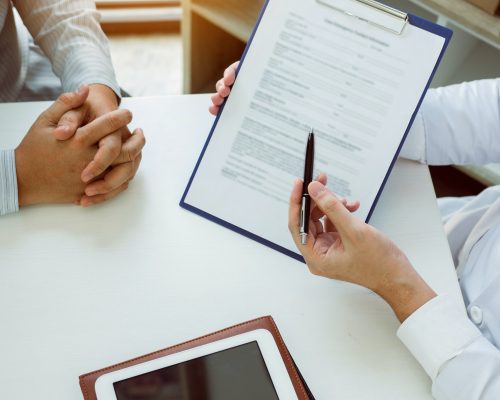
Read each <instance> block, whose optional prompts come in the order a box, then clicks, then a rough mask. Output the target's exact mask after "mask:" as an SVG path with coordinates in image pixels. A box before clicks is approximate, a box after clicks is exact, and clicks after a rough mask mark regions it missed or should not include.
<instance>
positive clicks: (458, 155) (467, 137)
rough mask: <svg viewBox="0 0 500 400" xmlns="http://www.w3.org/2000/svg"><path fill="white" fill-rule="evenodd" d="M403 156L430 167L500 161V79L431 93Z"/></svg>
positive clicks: (444, 88) (427, 96)
mask: <svg viewBox="0 0 500 400" xmlns="http://www.w3.org/2000/svg"><path fill="white" fill-rule="evenodd" d="M401 156H402V157H404V158H409V159H412V160H417V161H420V162H422V163H426V164H429V165H450V164H456V165H461V164H475V165H483V164H488V163H492V162H500V78H497V79H486V80H482V81H474V82H467V83H462V84H459V85H452V86H447V87H443V88H439V89H431V90H429V91H428V92H427V95H426V97H425V99H424V101H423V103H422V107H421V109H420V111H419V113H418V115H417V118H416V120H415V123H414V124H413V127H412V129H411V130H410V133H409V135H408V139H407V142H406V143H405V146H404V147H403V150H402V152H401Z"/></svg>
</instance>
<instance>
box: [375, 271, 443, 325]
mask: <svg viewBox="0 0 500 400" xmlns="http://www.w3.org/2000/svg"><path fill="white" fill-rule="evenodd" d="M375 291H376V293H377V294H379V295H380V296H381V297H382V298H383V299H384V300H385V301H386V302H387V303H388V304H389V305H390V306H391V308H392V309H393V311H394V313H395V314H396V317H397V318H398V319H399V321H400V322H404V321H405V320H406V319H407V318H408V317H409V316H410V315H412V314H413V313H414V312H415V311H417V310H418V309H419V308H420V307H422V306H423V305H424V304H426V303H427V302H429V301H430V300H432V299H433V298H434V297H436V293H435V292H434V290H432V289H431V288H430V286H429V285H427V283H426V282H425V281H424V280H423V279H422V278H421V277H420V275H419V274H418V273H417V272H416V271H415V270H414V269H413V268H399V267H396V268H394V271H388V272H387V274H386V276H384V277H383V279H381V280H380V284H379V285H378V287H377V288H376V289H375Z"/></svg>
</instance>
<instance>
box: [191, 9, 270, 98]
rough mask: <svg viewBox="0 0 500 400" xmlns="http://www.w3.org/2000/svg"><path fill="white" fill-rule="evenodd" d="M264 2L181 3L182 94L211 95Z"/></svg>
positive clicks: (244, 41) (239, 52)
mask: <svg viewBox="0 0 500 400" xmlns="http://www.w3.org/2000/svg"><path fill="white" fill-rule="evenodd" d="M263 4H264V0H183V1H182V10H183V18H182V37H183V47H184V92H185V93H205V92H206V91H207V90H208V91H209V92H213V91H214V87H215V83H216V81H217V79H219V78H220V77H221V76H222V73H223V71H224V68H226V67H227V66H228V65H230V64H232V63H233V62H234V61H237V60H239V59H240V57H241V54H242V53H243V50H244V49H245V45H246V42H247V41H248V38H249V37H250V35H251V33H252V30H253V27H254V25H255V23H256V21H257V17H258V15H259V12H260V10H261V8H262V5H263Z"/></svg>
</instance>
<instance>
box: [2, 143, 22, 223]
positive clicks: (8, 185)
mask: <svg viewBox="0 0 500 400" xmlns="http://www.w3.org/2000/svg"><path fill="white" fill-rule="evenodd" d="M17 211H19V204H18V197H17V176H16V157H15V154H14V150H0V216H2V215H5V214H10V213H13V212H17Z"/></svg>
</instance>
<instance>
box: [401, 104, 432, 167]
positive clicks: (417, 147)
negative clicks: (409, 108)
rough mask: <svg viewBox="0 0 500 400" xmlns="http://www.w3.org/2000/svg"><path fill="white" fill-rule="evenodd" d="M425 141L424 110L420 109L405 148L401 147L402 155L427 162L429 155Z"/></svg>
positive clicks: (409, 158)
mask: <svg viewBox="0 0 500 400" xmlns="http://www.w3.org/2000/svg"><path fill="white" fill-rule="evenodd" d="M425 142H426V140H425V126H424V118H423V115H422V111H420V112H419V113H418V114H417V116H416V117H415V121H413V125H412V127H411V129H410V132H409V133H408V137H407V138H406V141H405V143H404V145H403V148H402V149H401V153H400V157H403V158H407V159H408V160H414V161H419V162H421V163H422V164H426V163H427V155H426V150H425V145H426V143H425Z"/></svg>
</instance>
